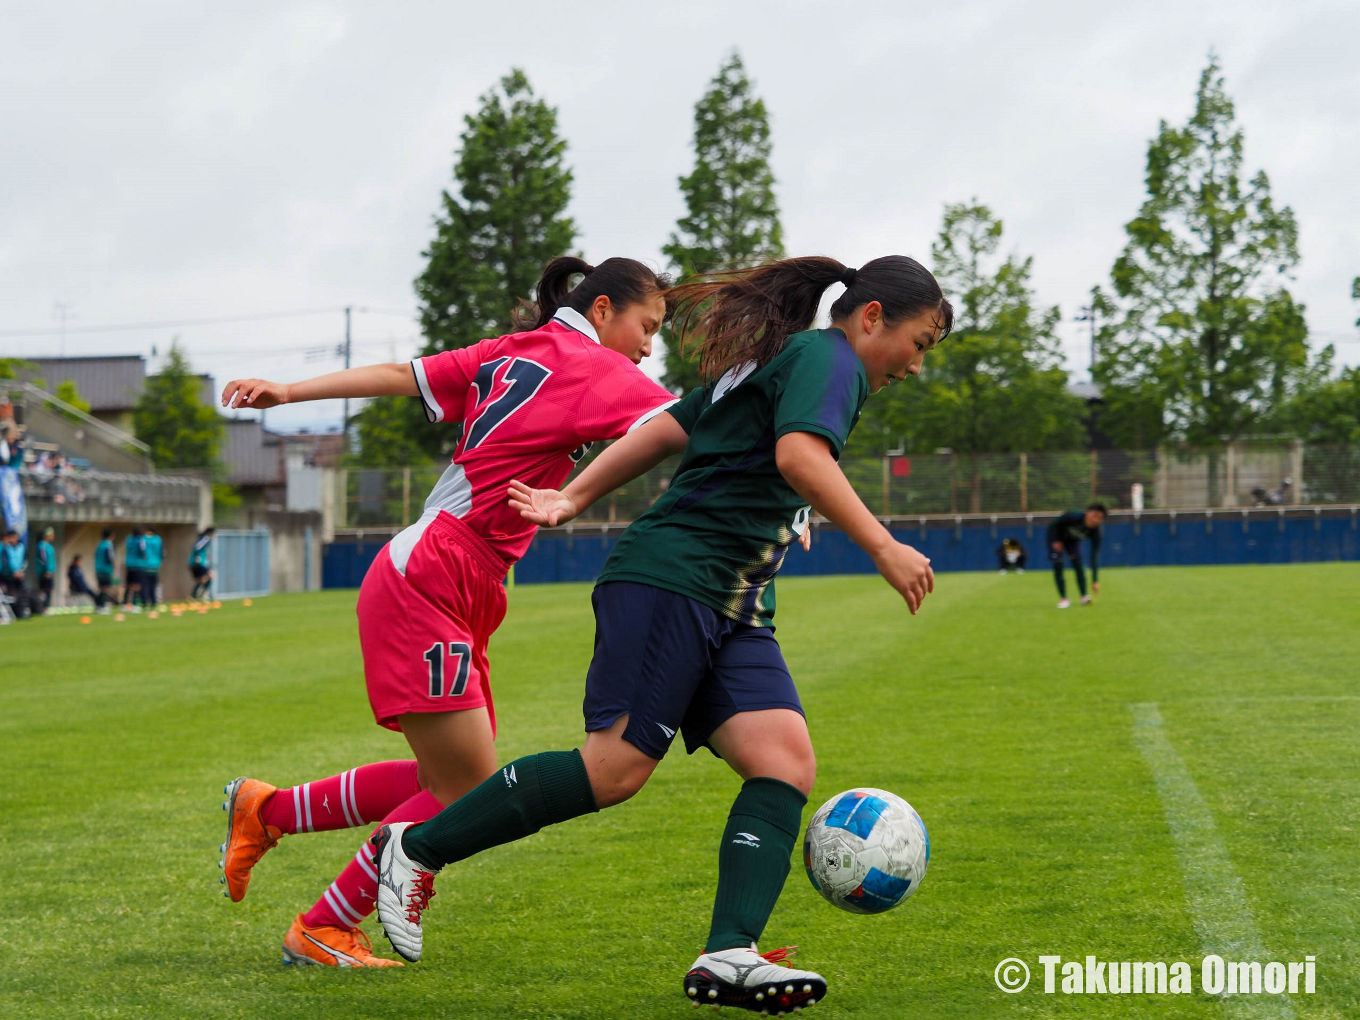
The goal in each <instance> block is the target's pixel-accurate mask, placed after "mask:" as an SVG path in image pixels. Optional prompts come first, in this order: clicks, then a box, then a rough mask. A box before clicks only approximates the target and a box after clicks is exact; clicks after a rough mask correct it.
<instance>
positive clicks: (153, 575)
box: [142, 528, 162, 606]
mask: <svg viewBox="0 0 1360 1020" xmlns="http://www.w3.org/2000/svg"><path fill="white" fill-rule="evenodd" d="M161 553H162V549H161V536H160V535H158V534H156V529H155V528H147V529H146V565H145V566H144V567H143V568H142V599H143V600H144V601H145V602H146V604H147V605H148V606H154V605H155V604H156V600H157V597H158V596H159V594H160V592H159V591H158V590H157V589H159V588H160V581H161Z"/></svg>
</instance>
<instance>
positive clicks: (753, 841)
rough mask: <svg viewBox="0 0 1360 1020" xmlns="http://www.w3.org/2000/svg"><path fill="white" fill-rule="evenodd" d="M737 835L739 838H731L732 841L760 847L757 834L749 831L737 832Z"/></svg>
mask: <svg viewBox="0 0 1360 1020" xmlns="http://www.w3.org/2000/svg"><path fill="white" fill-rule="evenodd" d="M737 835H738V836H740V837H741V838H740V839H734V840H732V842H733V843H740V844H741V845H742V846H753V847H755V848H756V849H757V850H759V849H760V837H759V836H757V835H755V834H754V833H751V832H739V833H737Z"/></svg>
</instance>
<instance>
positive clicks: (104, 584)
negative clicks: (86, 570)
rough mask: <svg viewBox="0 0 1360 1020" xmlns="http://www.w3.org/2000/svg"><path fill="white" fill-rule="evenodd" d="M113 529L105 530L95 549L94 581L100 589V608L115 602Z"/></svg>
mask: <svg viewBox="0 0 1360 1020" xmlns="http://www.w3.org/2000/svg"><path fill="white" fill-rule="evenodd" d="M114 570H115V565H114V562H113V529H112V528H105V529H104V531H103V534H102V535H101V537H100V540H99V544H98V545H97V546H95V547H94V581H95V584H96V585H97V586H98V587H99V606H100V608H101V609H104V608H107V606H108V604H109V603H110V602H112V601H113V581H114V578H113V572H114Z"/></svg>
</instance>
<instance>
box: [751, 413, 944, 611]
mask: <svg viewBox="0 0 1360 1020" xmlns="http://www.w3.org/2000/svg"><path fill="white" fill-rule="evenodd" d="M774 457H775V464H776V465H777V466H778V468H779V473H780V474H782V475H783V476H784V480H785V481H787V482H788V483H789V485H791V486H793V491H794V492H796V493H798V495H800V496H802V497H803V498H804V499H805V500H807V501H808V503H809V504H811V506H812V509H814V510H816V511H817V512H818V513H819V514H821V515H822V516H823V517H825V518H826V519H827V520H829V521H830V522H831V523H832V524H834V525H836V526H837V527H838V528H840V529H841V530H842V531H844V532H845V533H846V534H847V535H849V536H850V539H851V541H853V542H854V543H855V544H856V545H858V546H859V547H860V548H861V549H863V550H864V551H865V552H867V553H868V554H869V555H870V556H871V557H873V560H874V566H876V567H877V568H878V572H879V573H880V574H882V575H883V579H884V580H885V581H887V582H888V583H889V584H890V585H892V586H893V588H894V589H896V591H897V592H898V594H900V595H901V596H902V597H903V598H904V599H906V602H907V607H908V608H909V609H910V610H911V611H912V614H913V615H914V614H915V613H916V611H917V610H918V609H920V608H921V602H922V600H923V599H925V597H926V596H927V595H928V594H930V593H931V592H932V591H934V590H935V572H934V571H932V570H931V569H930V560H928V559H927V558H926V557H925V556H922V555H921V554H920V553H919V552H917V551H916V550H915V549H913V548H912V547H911V546H909V545H903V544H902V543H901V542H898V541H897V540H896V539H894V538H893V537H892V535H891V534H890V533H889V531H888V529H887V528H885V527H884V526H883V525H882V523H881V522H880V521H879V520H878V518H876V517H875V516H874V515H873V513H872V512H871V511H870V510H869V508H868V507H867V506H865V505H864V501H863V500H861V499H860V498H859V496H858V495H856V493H855V490H854V487H853V486H851V484H850V480H849V479H848V478H846V477H845V472H843V471H842V470H841V468H840V465H839V464H837V463H836V458H835V457H833V456H831V446H830V444H828V443H827V441H826V440H825V439H823V438H822V437H821V436H818V435H815V434H813V433H811V432H789V433H787V434H785V435H782V436H780V437H779V442H778V443H776V444H775V450H774Z"/></svg>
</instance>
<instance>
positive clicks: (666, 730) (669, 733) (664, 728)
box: [657, 723, 675, 740]
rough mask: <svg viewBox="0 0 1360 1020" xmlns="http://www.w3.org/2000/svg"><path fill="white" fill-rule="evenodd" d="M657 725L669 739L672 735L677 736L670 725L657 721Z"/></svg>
mask: <svg viewBox="0 0 1360 1020" xmlns="http://www.w3.org/2000/svg"><path fill="white" fill-rule="evenodd" d="M657 725H658V726H660V727H661V732H662V733H664V734H666V739H667V740H670V739H671V737H673V736H675V730H673V729H671V728H670V727H669V726H666V725H664V724H662V723H657Z"/></svg>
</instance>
